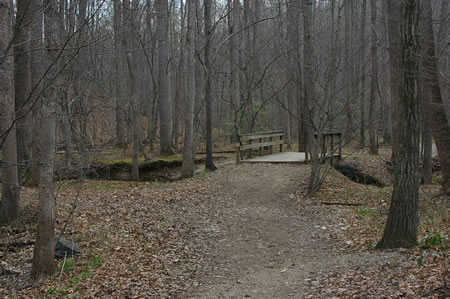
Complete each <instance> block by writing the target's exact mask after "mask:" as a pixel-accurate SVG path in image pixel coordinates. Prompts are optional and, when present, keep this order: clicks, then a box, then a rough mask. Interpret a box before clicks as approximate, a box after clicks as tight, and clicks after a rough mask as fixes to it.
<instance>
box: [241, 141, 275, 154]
mask: <svg viewBox="0 0 450 299" xmlns="http://www.w3.org/2000/svg"><path fill="white" fill-rule="evenodd" d="M278 144H283V140H274V141H267V142H262V143H252V144H245V145H241V146H240V147H239V149H240V150H241V151H244V150H247V149H253V148H259V147H264V146H273V145H278Z"/></svg>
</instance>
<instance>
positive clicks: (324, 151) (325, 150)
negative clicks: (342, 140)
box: [322, 134, 327, 159]
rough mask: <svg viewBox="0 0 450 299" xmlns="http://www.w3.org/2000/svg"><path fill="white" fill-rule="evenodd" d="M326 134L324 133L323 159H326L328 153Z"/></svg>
mask: <svg viewBox="0 0 450 299" xmlns="http://www.w3.org/2000/svg"><path fill="white" fill-rule="evenodd" d="M326 136H327V135H326V134H323V135H322V159H325V157H326V154H327V144H326Z"/></svg>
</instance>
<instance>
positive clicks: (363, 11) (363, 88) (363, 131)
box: [359, 0, 373, 148]
mask: <svg viewBox="0 0 450 299" xmlns="http://www.w3.org/2000/svg"><path fill="white" fill-rule="evenodd" d="M366 7H367V0H363V2H362V8H361V32H360V43H361V45H360V50H359V55H361V60H360V63H361V86H360V106H359V109H360V113H361V123H360V127H359V128H360V129H359V146H360V147H361V148H363V147H364V146H365V143H366V101H365V94H366V93H365V91H366V55H365V53H366ZM372 59H373V57H372Z"/></svg>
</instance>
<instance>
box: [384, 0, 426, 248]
mask: <svg viewBox="0 0 450 299" xmlns="http://www.w3.org/2000/svg"><path fill="white" fill-rule="evenodd" d="M399 2H400V11H401V15H400V26H401V31H400V32H401V41H400V49H399V52H400V59H399V60H400V69H399V75H400V77H399V83H400V85H399V87H400V90H399V95H400V98H399V99H398V101H397V109H396V110H397V113H398V122H397V128H396V129H397V130H398V132H402V133H401V134H398V136H397V138H398V146H397V147H396V148H395V151H396V156H395V157H396V160H395V162H396V167H395V178H394V191H393V193H392V199H391V206H390V209H389V215H388V219H387V223H386V227H385V229H384V234H383V238H382V239H381V241H380V242H379V243H378V244H377V247H378V248H398V247H404V248H410V247H413V246H415V245H416V244H417V227H418V224H419V177H418V172H419V122H420V117H419V99H418V93H417V91H418V84H417V83H418V82H417V76H418V66H419V63H418V60H417V57H418V55H419V45H418V43H417V41H418V39H419V32H418V25H419V11H420V5H419V2H420V1H418V0H402V1H399Z"/></svg>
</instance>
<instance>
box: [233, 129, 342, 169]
mask: <svg viewBox="0 0 450 299" xmlns="http://www.w3.org/2000/svg"><path fill="white" fill-rule="evenodd" d="M314 137H315V138H321V140H320V159H321V160H322V161H325V160H327V159H330V157H333V159H331V160H330V161H331V164H333V163H334V160H335V159H336V158H337V159H338V160H340V159H341V158H342V133H340V132H327V133H322V134H317V133H316V134H314ZM238 138H239V143H237V144H236V163H241V162H245V163H307V162H308V155H307V153H304V152H283V145H284V132H283V131H270V132H261V133H252V134H242V135H239V136H238ZM274 148H275V149H276V150H278V152H277V153H274Z"/></svg>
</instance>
